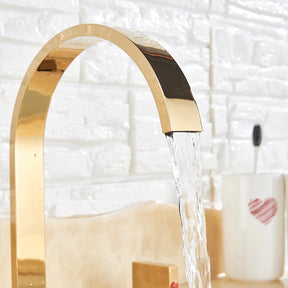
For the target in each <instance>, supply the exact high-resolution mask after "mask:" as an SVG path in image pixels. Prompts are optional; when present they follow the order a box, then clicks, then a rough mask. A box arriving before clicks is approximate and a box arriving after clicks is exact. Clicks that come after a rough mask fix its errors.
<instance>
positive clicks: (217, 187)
mask: <svg viewBox="0 0 288 288" xmlns="http://www.w3.org/2000/svg"><path fill="white" fill-rule="evenodd" d="M211 182H212V183H213V184H212V185H211V186H212V187H213V191H214V203H213V204H214V207H215V209H222V175H221V174H220V175H219V174H213V175H212V176H211Z"/></svg>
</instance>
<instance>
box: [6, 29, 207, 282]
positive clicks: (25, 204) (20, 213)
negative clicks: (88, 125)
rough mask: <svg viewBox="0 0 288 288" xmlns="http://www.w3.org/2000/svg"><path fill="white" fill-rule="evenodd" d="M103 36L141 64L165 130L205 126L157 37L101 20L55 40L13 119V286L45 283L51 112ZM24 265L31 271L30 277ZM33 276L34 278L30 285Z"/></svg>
mask: <svg viewBox="0 0 288 288" xmlns="http://www.w3.org/2000/svg"><path fill="white" fill-rule="evenodd" d="M99 38H100V39H104V40H108V41H110V42H111V43H113V44H115V45H116V46H118V47H120V48H121V49H122V50H124V51H125V52H126V53H127V54H128V55H129V56H130V57H131V59H132V60H134V62H135V63H136V65H137V66H138V67H139V69H140V70H141V72H142V73H143V75H144V77H145V79H146V81H147V83H148V85H149V87H150V89H151V92H152V94H153V96H154V99H155V103H156V106H157V109H158V113H159V117H160V122H161V126H162V131H163V133H170V132H174V131H192V132H196V131H201V130H202V125H201V120H200V116H199V112H198V108H197V105H196V102H195V101H194V98H193V95H192V92H191V89H190V86H189V84H188V82H187V80H186V78H185V76H184V74H183V72H182V71H181V69H180V68H179V66H178V65H177V63H176V62H175V61H174V59H173V58H172V56H171V55H170V54H169V53H168V52H167V51H166V50H165V49H164V48H163V47H162V46H161V45H159V44H158V43H156V42H155V41H154V40H152V39H150V38H149V37H147V36H145V35H143V34H141V33H139V32H137V33H135V32H131V31H127V30H121V31H120V30H117V29H112V28H109V27H106V26H103V25H96V24H82V25H77V26H74V27H71V28H68V29H66V30H64V31H62V32H61V33H59V34H57V35H56V36H55V37H54V38H52V39H51V40H50V41H49V42H48V43H47V44H46V45H45V46H44V47H43V48H42V49H41V50H40V51H39V53H38V54H37V55H36V57H35V58H34V60H33V61H32V63H31V65H30V67H29V68H28V70H27V72H26V74H25V76H24V78H23V81H22V84H21V86H20V89H19V92H18V95H17V99H16V102H15V107H14V112H13V118H12V123H11V135H10V197H11V201H10V205H11V250H12V258H11V262H12V287H13V288H17V287H18V288H19V287H21V288H24V287H25V288H26V287H27V285H28V287H29V286H31V285H30V284H31V283H32V285H33V287H39V288H40V287H41V288H44V287H45V229H44V227H45V219H44V167H43V145H44V132H45V123H46V118H47V113H48V109H49V105H50V101H51V97H52V95H53V93H54V90H55V88H56V86H57V84H58V82H59V80H60V79H61V77H62V75H63V73H64V71H65V70H66V68H67V67H68V66H69V65H70V63H71V62H72V61H73V60H74V59H75V58H76V57H77V56H78V55H79V54H80V53H81V52H82V51H83V50H84V49H86V48H88V47H89V46H91V45H93V44H95V43H97V42H99ZM76 113H77V111H75V114H76ZM27 263H29V265H28V264H27ZM31 263H33V265H32V266H31V265H30V264H31ZM22 268H23V269H24V270H25V271H26V270H27V269H28V268H29V270H31V271H27V273H26V272H25V273H26V274H25V275H24V274H23V273H22V272H21V271H22ZM27 275H30V276H29V277H31V279H30V280H29V281H28V283H27V277H26V276H27ZM39 279H40V280H39ZM34 283H36V284H35V285H34ZM38 283H40V284H38ZM38 285H39V286H38Z"/></svg>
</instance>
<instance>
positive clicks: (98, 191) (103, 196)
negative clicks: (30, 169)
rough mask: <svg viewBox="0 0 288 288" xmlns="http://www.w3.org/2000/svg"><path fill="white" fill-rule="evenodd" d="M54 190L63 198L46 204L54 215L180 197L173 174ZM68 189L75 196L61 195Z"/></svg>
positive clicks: (50, 213) (86, 211) (79, 212)
mask: <svg viewBox="0 0 288 288" xmlns="http://www.w3.org/2000/svg"><path fill="white" fill-rule="evenodd" d="M50 190H52V188H49V189H48V191H47V194H49V193H50ZM53 190H56V191H57V195H58V196H59V199H58V201H54V205H53V206H47V205H46V206H45V207H46V211H47V215H48V216H52V217H65V216H71V215H88V214H89V215H91V214H101V213H106V212H108V211H115V210H118V209H121V208H124V207H127V206H131V205H133V204H136V203H140V202H147V201H151V200H153V201H155V200H157V201H161V202H165V203H176V201H177V200H176V190H175V184H174V180H173V179H172V178H167V179H157V180H150V181H141V180H140V181H134V182H127V183H123V182H117V183H111V184H94V185H91V184H90V185H89V184H85V185H83V184H76V185H74V186H73V187H68V188H67V187H66V186H65V187H54V188H53ZM67 190H69V191H70V192H71V194H72V195H74V196H73V197H71V198H68V199H63V198H60V197H61V195H62V194H66V191H67ZM63 192H64V193H63ZM46 197H47V198H48V197H49V195H47V196H46ZM87 200H89V201H87ZM46 203H47V202H46ZM88 204H89V205H88Z"/></svg>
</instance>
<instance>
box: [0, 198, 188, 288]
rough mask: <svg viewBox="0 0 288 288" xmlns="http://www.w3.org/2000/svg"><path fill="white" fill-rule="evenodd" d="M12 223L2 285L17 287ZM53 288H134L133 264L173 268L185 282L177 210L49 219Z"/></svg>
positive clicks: (4, 228) (5, 230) (153, 206)
mask: <svg viewBox="0 0 288 288" xmlns="http://www.w3.org/2000/svg"><path fill="white" fill-rule="evenodd" d="M9 224H10V223H9V219H1V220H0V243H1V246H0V255H1V261H0V286H1V287H5V288H10V287H11V283H10V282H11V280H10V279H11V270H10V233H9ZM46 233H47V237H46V259H47V260H46V264H47V267H46V269H47V287H53V288H63V287H69V288H88V287H105V288H112V287H113V288H114V287H132V262H134V261H146V262H156V263H169V264H170V263H171V264H175V265H177V266H178V267H179V282H180V283H183V282H185V279H186V278H185V270H184V259H183V252H182V238H181V237H182V236H181V225H180V219H179V216H178V207H177V206H176V205H170V204H163V203H155V202H148V203H145V204H139V205H135V206H131V207H128V208H126V209H123V210H120V211H117V212H114V213H108V214H103V215H98V216H87V217H71V218H48V219H46Z"/></svg>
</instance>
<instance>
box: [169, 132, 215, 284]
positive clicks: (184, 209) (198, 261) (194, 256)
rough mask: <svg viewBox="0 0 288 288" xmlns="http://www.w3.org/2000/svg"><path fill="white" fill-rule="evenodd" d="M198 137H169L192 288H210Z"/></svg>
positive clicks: (187, 273) (174, 134) (177, 135)
mask: <svg viewBox="0 0 288 288" xmlns="http://www.w3.org/2000/svg"><path fill="white" fill-rule="evenodd" d="M199 134H200V133H192V132H187V133H186V132H174V133H170V134H167V135H166V138H167V141H168V145H169V149H170V153H171V156H172V163H173V171H174V177H175V183H176V192H177V198H178V203H179V212H180V216H181V224H182V234H183V250H184V257H185V267H186V277H187V281H188V284H189V288H210V287H211V281H210V261H209V256H208V252H207V243H206V225H205V215H204V208H203V206H202V203H201V199H200V191H201V160H200V147H199V142H200V137H199V136H200V135H199Z"/></svg>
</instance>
